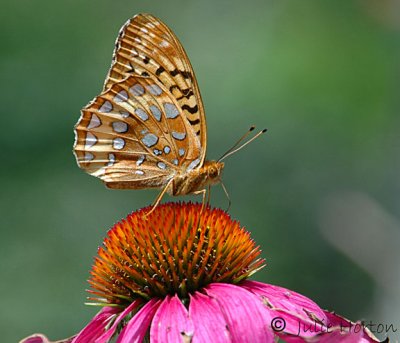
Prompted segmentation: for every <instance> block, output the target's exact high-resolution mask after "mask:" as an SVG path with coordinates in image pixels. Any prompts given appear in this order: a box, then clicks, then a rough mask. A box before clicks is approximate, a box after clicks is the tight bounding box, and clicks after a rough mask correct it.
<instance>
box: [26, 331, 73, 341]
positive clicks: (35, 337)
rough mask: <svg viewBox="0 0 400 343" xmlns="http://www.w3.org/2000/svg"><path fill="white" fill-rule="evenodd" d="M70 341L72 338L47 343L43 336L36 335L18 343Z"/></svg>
mask: <svg viewBox="0 0 400 343" xmlns="http://www.w3.org/2000/svg"><path fill="white" fill-rule="evenodd" d="M72 339H73V337H70V338H66V339H63V340H61V341H49V339H48V338H47V337H46V336H45V335H42V334H39V333H36V334H34V335H32V336H29V337H26V338H24V339H23V340H21V341H20V342H19V343H70V342H72Z"/></svg>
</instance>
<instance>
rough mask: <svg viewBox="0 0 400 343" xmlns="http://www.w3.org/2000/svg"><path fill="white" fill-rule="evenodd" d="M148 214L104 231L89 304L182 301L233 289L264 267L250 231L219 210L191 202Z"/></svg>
mask: <svg viewBox="0 0 400 343" xmlns="http://www.w3.org/2000/svg"><path fill="white" fill-rule="evenodd" d="M149 210H150V207H148V208H144V209H142V210H139V211H137V212H133V213H131V214H130V215H128V216H127V218H125V219H123V220H122V221H120V222H118V223H117V224H115V225H114V226H113V227H112V228H111V229H110V230H109V231H108V233H107V236H106V238H105V240H104V242H103V246H102V247H100V248H99V250H98V256H97V257H96V258H95V262H94V265H93V268H92V271H91V278H90V280H89V283H90V285H91V288H92V289H91V290H89V292H90V293H92V294H93V295H94V297H91V298H89V299H90V300H91V301H96V302H97V303H100V304H104V305H117V306H125V305H128V304H129V303H131V302H132V301H134V300H138V299H140V298H142V299H143V300H144V301H146V300H148V299H151V298H163V297H165V296H166V295H175V294H177V295H178V296H179V298H180V299H181V300H182V301H185V300H186V299H188V295H189V294H190V293H193V292H195V291H201V289H202V288H203V287H205V286H207V285H208V284H210V283H216V282H224V283H232V284H237V283H239V282H240V281H242V280H244V279H246V278H248V277H249V276H250V275H251V274H253V273H255V272H256V271H257V270H259V269H261V268H262V267H263V266H264V260H263V259H261V258H259V255H260V253H261V251H260V249H259V247H258V246H255V243H254V241H253V240H252V239H251V238H250V234H249V232H248V231H246V230H245V229H244V228H243V227H241V226H240V224H239V223H238V222H237V221H234V220H232V219H231V218H230V216H229V215H228V214H227V213H226V212H224V211H223V210H220V209H211V208H210V207H207V206H206V207H204V208H202V205H201V204H192V203H166V204H164V205H160V206H158V207H157V208H156V209H155V210H154V211H153V212H152V213H150V214H149V215H146V213H148V212H149Z"/></svg>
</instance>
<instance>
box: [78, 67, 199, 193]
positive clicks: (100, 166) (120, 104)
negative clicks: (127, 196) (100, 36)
mask: <svg viewBox="0 0 400 343" xmlns="http://www.w3.org/2000/svg"><path fill="white" fill-rule="evenodd" d="M182 112H183V111H182V108H181V107H180V105H179V103H178V101H177V100H176V99H175V97H173V96H172V94H171V93H170V92H169V89H168V88H167V87H166V86H165V85H163V84H162V83H161V82H160V81H159V80H158V79H157V78H154V77H151V76H150V77H142V76H137V75H130V76H127V78H125V79H124V80H122V81H119V82H116V83H114V84H112V85H111V86H110V88H109V89H107V90H106V91H105V92H103V93H102V94H101V95H99V96H98V97H96V98H94V100H93V101H92V102H90V103H89V104H88V105H87V106H86V107H85V108H84V109H83V110H82V115H81V117H80V119H79V121H78V123H77V124H76V126H75V135H76V139H75V145H74V151H75V155H76V159H77V162H78V165H79V166H80V167H81V168H82V169H84V170H85V171H86V172H88V173H89V174H91V175H94V176H97V177H99V178H100V179H102V180H103V181H104V182H105V183H106V185H107V186H108V187H110V188H133V189H139V188H151V187H161V186H163V185H165V184H166V183H167V182H168V181H169V180H170V179H171V178H172V177H174V176H175V175H176V174H177V173H184V172H185V171H186V170H188V169H194V168H197V167H198V166H199V165H200V161H201V160H200V159H201V156H202V152H203V149H202V147H201V145H200V141H199V138H198V136H197V135H196V134H195V132H194V129H193V127H192V126H191V125H190V124H189V123H188V121H187V120H186V118H185V116H184V115H183V113H182Z"/></svg>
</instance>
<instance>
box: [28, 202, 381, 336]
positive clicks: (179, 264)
mask: <svg viewBox="0 0 400 343" xmlns="http://www.w3.org/2000/svg"><path fill="white" fill-rule="evenodd" d="M148 211H149V208H145V209H142V210H139V211H137V212H134V213H132V214H130V215H128V216H127V218H125V219H124V220H122V221H120V222H119V223H117V224H115V225H114V227H113V228H111V229H110V230H109V231H108V233H107V236H106V238H105V239H104V242H103V245H102V247H100V248H99V250H98V254H97V257H96V258H95V261H94V265H93V268H92V271H91V277H90V279H89V284H90V286H91V289H90V290H89V292H90V294H91V296H90V298H89V300H90V302H91V304H93V305H99V306H102V309H101V310H100V312H99V313H98V314H97V315H96V316H95V317H94V318H93V319H92V320H91V321H90V322H89V323H88V325H86V327H84V328H83V330H82V331H81V332H79V333H78V334H77V335H76V336H75V337H74V338H73V339H70V340H64V342H69V341H72V342H73V343H92V342H93V343H94V342H96V343H106V342H110V341H116V342H117V343H128V342H129V343H130V342H152V343H156V342H159V343H167V342H174V343H175V342H186V343H187V342H193V343H195V342H205V343H209V342H251V343H254V342H275V341H276V340H277V337H280V338H281V339H283V340H284V341H287V342H308V341H312V342H318V341H320V342H324V341H326V342H332V341H333V342H335V341H336V342H339V341H342V340H344V339H346V341H348V342H378V340H377V339H376V338H375V337H373V336H372V335H371V334H370V332H369V331H368V330H367V329H366V328H363V329H362V330H358V331H357V332H355V330H353V328H354V327H356V326H355V325H359V326H360V325H361V323H352V322H350V321H348V320H346V319H344V318H341V317H339V316H337V315H335V314H332V313H329V312H327V311H323V310H322V309H321V308H320V307H319V306H318V305H316V304H315V303H314V302H313V301H312V300H310V299H308V298H306V297H304V296H302V295H300V294H298V293H296V292H293V291H290V290H288V289H285V288H282V287H278V286H273V285H269V284H264V283H260V282H256V281H249V280H247V279H248V278H249V277H250V276H251V275H253V274H254V273H255V272H256V271H258V270H260V269H261V268H263V266H264V265H265V261H264V259H262V258H260V254H261V251H260V248H259V247H258V246H256V244H255V242H254V241H253V240H252V239H251V237H250V234H249V232H248V231H246V229H245V228H243V227H242V226H240V224H239V223H238V222H237V221H234V220H232V219H231V218H230V217H229V215H228V214H227V213H226V212H224V211H222V210H219V209H211V208H209V207H205V208H202V205H201V204H191V203H182V204H181V203H167V204H164V205H160V206H158V207H157V208H156V209H155V210H154V211H153V212H152V213H151V214H149V215H147V214H146V213H148ZM23 342H25V343H36V342H48V340H47V339H46V338H45V336H41V335H36V336H32V337H30V338H27V339H25V340H24V341H23Z"/></svg>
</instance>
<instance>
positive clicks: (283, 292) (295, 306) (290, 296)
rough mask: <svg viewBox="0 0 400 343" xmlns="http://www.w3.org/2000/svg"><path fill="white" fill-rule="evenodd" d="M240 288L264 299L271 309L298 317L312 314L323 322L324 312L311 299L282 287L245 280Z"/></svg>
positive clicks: (324, 318)
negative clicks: (281, 310)
mask: <svg viewBox="0 0 400 343" xmlns="http://www.w3.org/2000/svg"><path fill="white" fill-rule="evenodd" d="M240 286H242V287H244V288H246V289H248V290H249V291H251V292H253V293H255V294H258V295H259V296H262V297H263V298H265V299H266V300H267V301H268V303H269V305H271V306H272V307H273V308H278V309H284V310H288V311H290V312H291V313H297V314H298V315H300V316H306V317H309V315H308V313H312V314H313V315H315V316H316V317H317V318H318V319H320V320H322V321H323V320H325V322H326V316H325V313H324V311H323V310H322V309H321V308H320V307H319V306H318V305H317V304H316V303H315V302H314V301H312V300H311V299H309V298H307V297H305V296H304V295H301V294H299V293H296V292H293V291H291V290H288V289H286V288H283V287H279V286H274V285H269V284H265V283H262V282H257V281H249V280H246V281H244V282H242V283H241V284H240Z"/></svg>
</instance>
